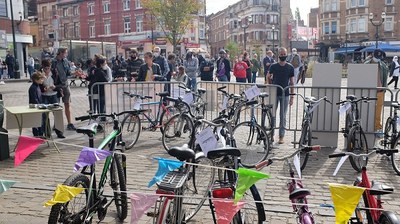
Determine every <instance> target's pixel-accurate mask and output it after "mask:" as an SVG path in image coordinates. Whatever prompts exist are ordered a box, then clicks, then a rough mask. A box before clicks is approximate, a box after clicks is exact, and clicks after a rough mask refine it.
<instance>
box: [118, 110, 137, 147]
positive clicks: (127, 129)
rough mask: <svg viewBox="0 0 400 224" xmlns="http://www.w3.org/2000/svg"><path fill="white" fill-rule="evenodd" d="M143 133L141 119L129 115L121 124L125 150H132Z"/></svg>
mask: <svg viewBox="0 0 400 224" xmlns="http://www.w3.org/2000/svg"><path fill="white" fill-rule="evenodd" d="M141 131H142V125H141V121H140V117H139V116H138V115H131V114H127V115H126V116H125V117H124V119H123V120H122V123H121V138H122V140H123V141H124V142H125V149H131V148H132V147H133V146H134V145H135V144H136V142H137V140H138V139H139V135H140V132H141Z"/></svg>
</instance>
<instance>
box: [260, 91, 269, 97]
mask: <svg viewBox="0 0 400 224" xmlns="http://www.w3.org/2000/svg"><path fill="white" fill-rule="evenodd" d="M258 96H259V97H261V98H265V97H269V94H268V93H266V92H263V93H260V95H258Z"/></svg>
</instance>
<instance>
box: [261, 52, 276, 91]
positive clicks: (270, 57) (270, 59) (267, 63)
mask: <svg viewBox="0 0 400 224" xmlns="http://www.w3.org/2000/svg"><path fill="white" fill-rule="evenodd" d="M274 63H275V59H274V58H273V53H272V51H270V50H269V51H267V55H266V56H265V58H264V59H263V66H264V83H267V82H268V81H267V74H268V71H269V68H270V66H271V65H272V64H274Z"/></svg>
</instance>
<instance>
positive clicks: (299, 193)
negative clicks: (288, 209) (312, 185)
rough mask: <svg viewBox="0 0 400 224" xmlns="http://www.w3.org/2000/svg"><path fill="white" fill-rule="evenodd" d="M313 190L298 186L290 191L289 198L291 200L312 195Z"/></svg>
mask: <svg viewBox="0 0 400 224" xmlns="http://www.w3.org/2000/svg"><path fill="white" fill-rule="evenodd" d="M310 194H311V192H310V191H309V190H308V189H305V188H296V189H294V190H293V191H292V193H290V195H289V199H290V200H296V199H298V198H304V197H306V196H308V195H310Z"/></svg>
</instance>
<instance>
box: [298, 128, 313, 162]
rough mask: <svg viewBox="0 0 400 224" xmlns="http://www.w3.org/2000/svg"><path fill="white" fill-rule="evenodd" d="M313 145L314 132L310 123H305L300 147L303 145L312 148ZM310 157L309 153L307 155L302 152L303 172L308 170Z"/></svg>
mask: <svg viewBox="0 0 400 224" xmlns="http://www.w3.org/2000/svg"><path fill="white" fill-rule="evenodd" d="M311 144H312V132H311V127H310V123H304V124H303V126H302V127H301V135H300V143H299V147H302V146H303V145H306V146H311ZM309 156H310V153H309V152H306V153H303V152H300V167H301V170H304V169H305V168H306V165H307V161H308V158H309Z"/></svg>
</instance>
